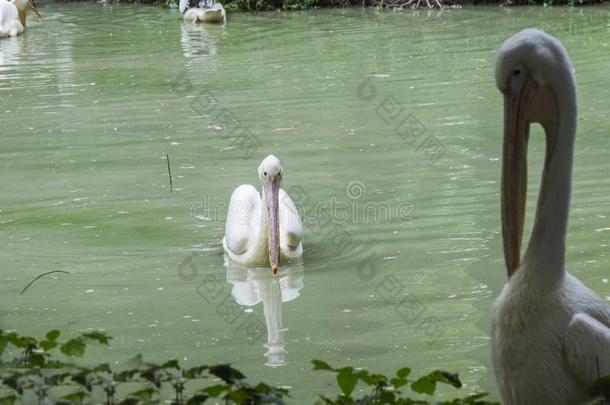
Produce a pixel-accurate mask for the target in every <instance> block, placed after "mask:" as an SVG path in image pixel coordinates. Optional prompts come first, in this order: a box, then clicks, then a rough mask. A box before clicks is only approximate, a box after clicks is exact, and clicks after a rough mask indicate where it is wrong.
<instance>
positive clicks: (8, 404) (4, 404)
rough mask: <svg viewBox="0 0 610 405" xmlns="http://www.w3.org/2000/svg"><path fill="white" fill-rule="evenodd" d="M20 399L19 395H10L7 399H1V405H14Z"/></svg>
mask: <svg viewBox="0 0 610 405" xmlns="http://www.w3.org/2000/svg"><path fill="white" fill-rule="evenodd" d="M18 399H19V397H18V396H17V395H9V396H6V397H2V398H0V405H14V404H15V403H16V402H17V400H18Z"/></svg>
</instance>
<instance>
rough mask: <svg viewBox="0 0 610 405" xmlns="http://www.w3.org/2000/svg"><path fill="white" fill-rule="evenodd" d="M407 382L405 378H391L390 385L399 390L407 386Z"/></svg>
mask: <svg viewBox="0 0 610 405" xmlns="http://www.w3.org/2000/svg"><path fill="white" fill-rule="evenodd" d="M408 382H409V381H407V379H406V378H392V379H391V380H390V383H391V384H392V385H393V386H394V388H400V387H402V386H404V385H407V384H408Z"/></svg>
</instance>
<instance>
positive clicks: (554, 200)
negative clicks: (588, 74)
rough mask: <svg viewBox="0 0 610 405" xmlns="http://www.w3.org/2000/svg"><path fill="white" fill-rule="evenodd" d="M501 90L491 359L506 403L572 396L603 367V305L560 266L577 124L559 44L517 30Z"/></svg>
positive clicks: (501, 69)
mask: <svg viewBox="0 0 610 405" xmlns="http://www.w3.org/2000/svg"><path fill="white" fill-rule="evenodd" d="M496 84H497V86H498V88H499V89H500V91H501V92H502V93H503V94H504V151H503V158H502V191H501V200H502V237H503V241H504V257H505V261H506V267H507V269H508V275H509V279H508V283H507V284H506V286H505V287H504V289H503V290H502V292H501V294H500V296H499V297H498V299H497V300H496V302H495V304H494V306H493V309H492V359H493V363H494V369H495V374H496V380H497V383H498V386H499V389H500V393H501V395H502V399H503V401H504V403H505V404H506V405H513V404H519V405H528V404H532V405H534V404H535V405H538V404H554V405H559V404H578V403H581V402H583V401H585V400H587V399H588V394H587V389H588V388H589V387H590V386H591V384H592V383H593V382H594V381H595V380H596V379H597V378H598V373H599V374H601V375H605V374H608V373H610V306H609V305H608V303H606V302H605V301H604V300H602V299H601V298H600V297H598V296H597V295H596V294H595V293H594V292H592V291H591V290H590V289H588V288H587V287H586V286H585V285H584V284H582V283H581V282H580V281H579V280H578V279H577V278H576V277H574V276H572V275H571V274H569V273H568V272H566V270H565V258H564V256H565V239H566V233H567V223H568V212H569V205H570V194H571V190H572V159H573V147H574V137H575V133H576V120H577V103H576V84H575V80H574V76H573V69H572V65H571V62H570V59H569V57H568V54H567V51H566V50H565V48H564V47H563V45H562V44H561V43H560V42H559V41H558V40H557V39H555V38H553V37H551V36H549V35H547V34H545V33H544V32H542V31H539V30H534V29H529V30H524V31H522V32H520V33H518V34H516V35H515V36H513V37H511V38H509V39H508V40H507V41H506V42H505V43H504V44H503V45H502V47H501V48H500V50H499V52H498V57H497V62H496ZM536 122H537V123H540V124H541V125H542V127H543V129H544V131H545V134H546V155H545V162H544V169H543V172H542V182H541V186H540V192H539V197H538V205H537V208H536V217H535V219H534V226H533V231H532V234H531V236H530V241H529V245H528V247H527V251H526V253H525V255H524V257H523V261H522V262H521V257H520V250H521V239H522V234H523V223H524V215H525V200H526V198H525V195H526V189H527V143H528V138H529V126H530V123H536Z"/></svg>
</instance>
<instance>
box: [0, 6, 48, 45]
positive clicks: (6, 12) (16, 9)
mask: <svg viewBox="0 0 610 405" xmlns="http://www.w3.org/2000/svg"><path fill="white" fill-rule="evenodd" d="M28 10H32V11H33V12H34V14H36V16H38V18H42V17H41V15H40V12H38V8H37V7H36V3H34V1H33V0H11V1H7V0H0V38H3V37H15V36H17V35H19V34H21V33H22V32H23V31H24V30H25V20H26V12H27V11H28Z"/></svg>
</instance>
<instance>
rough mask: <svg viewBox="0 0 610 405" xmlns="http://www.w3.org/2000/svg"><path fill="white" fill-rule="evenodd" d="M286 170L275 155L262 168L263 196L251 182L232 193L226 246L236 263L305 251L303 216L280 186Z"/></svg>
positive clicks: (273, 260)
mask: <svg viewBox="0 0 610 405" xmlns="http://www.w3.org/2000/svg"><path fill="white" fill-rule="evenodd" d="M283 172H284V170H283V168H282V163H281V162H280V160H279V159H278V158H276V157H275V156H273V155H269V156H267V157H266V158H265V159H264V160H263V161H262V162H261V164H260V166H259V167H258V176H259V178H260V180H261V183H262V197H261V195H260V194H259V193H258V191H256V189H255V188H254V187H253V186H251V185H241V186H239V187H237V188H236V189H235V190H234V191H233V194H232V195H231V201H230V202H229V211H228V213H227V222H226V225H225V236H224V238H223V240H222V246H223V249H224V251H225V253H226V254H227V255H228V256H229V258H230V259H231V260H233V261H234V262H237V263H240V264H244V265H248V266H264V265H271V270H272V271H273V274H276V273H277V270H278V265H279V263H280V262H286V261H288V260H291V259H295V258H297V257H300V256H301V255H302V254H303V244H302V239H303V228H302V225H301V217H300V215H299V212H298V210H297V208H296V207H295V205H294V203H293V202H292V199H291V198H290V196H289V195H288V193H286V192H285V191H284V190H282V189H281V188H280V181H281V179H282V176H283V174H284V173H283Z"/></svg>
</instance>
